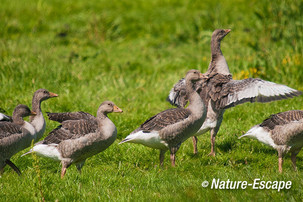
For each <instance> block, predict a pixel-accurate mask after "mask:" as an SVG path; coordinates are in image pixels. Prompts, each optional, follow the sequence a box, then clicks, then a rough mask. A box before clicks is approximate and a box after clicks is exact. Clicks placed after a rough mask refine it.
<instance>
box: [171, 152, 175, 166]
mask: <svg viewBox="0 0 303 202" xmlns="http://www.w3.org/2000/svg"><path fill="white" fill-rule="evenodd" d="M170 161H171V166H172V167H175V166H176V163H175V161H176V155H175V154H174V153H170Z"/></svg>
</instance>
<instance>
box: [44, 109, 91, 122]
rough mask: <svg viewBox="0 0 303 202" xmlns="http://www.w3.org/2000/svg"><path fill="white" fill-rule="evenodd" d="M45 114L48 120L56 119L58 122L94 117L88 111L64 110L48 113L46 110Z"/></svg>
mask: <svg viewBox="0 0 303 202" xmlns="http://www.w3.org/2000/svg"><path fill="white" fill-rule="evenodd" d="M47 116H48V118H49V120H52V121H57V122H59V123H62V122H63V121H67V120H81V119H85V120H91V119H95V117H94V116H93V115H91V114H89V113H86V112H82V111H79V112H64V113H49V112H47Z"/></svg>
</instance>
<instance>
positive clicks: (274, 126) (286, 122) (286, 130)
mask: <svg viewBox="0 0 303 202" xmlns="http://www.w3.org/2000/svg"><path fill="white" fill-rule="evenodd" d="M242 137H248V138H253V139H257V140H258V141H260V142H262V143H264V144H266V145H269V146H271V147H273V148H274V149H275V150H277V151H278V157H279V172H280V173H282V164H283V157H284V155H285V154H286V153H287V152H290V153H291V161H292V166H293V168H294V170H295V171H296V170H297V166H296V157H297V155H298V153H299V152H300V150H301V148H302V147H303V111H301V110H292V111H286V112H281V113H278V114H273V115H271V116H270V117H269V118H267V119H265V120H264V121H263V122H262V123H261V124H259V125H255V126H253V127H252V128H251V129H250V130H249V131H248V132H247V133H246V134H244V135H242V136H241V137H239V139H240V138H242Z"/></svg>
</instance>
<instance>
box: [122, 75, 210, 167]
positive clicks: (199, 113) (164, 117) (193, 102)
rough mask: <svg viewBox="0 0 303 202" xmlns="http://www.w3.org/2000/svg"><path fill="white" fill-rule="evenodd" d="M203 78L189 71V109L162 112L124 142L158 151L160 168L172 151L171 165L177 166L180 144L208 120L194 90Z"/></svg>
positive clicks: (186, 78) (187, 79)
mask: <svg viewBox="0 0 303 202" xmlns="http://www.w3.org/2000/svg"><path fill="white" fill-rule="evenodd" d="M201 78H202V74H201V73H200V72H199V71H198V70H190V71H188V72H187V74H186V77H185V80H186V91H187V93H188V98H189V105H188V107H187V108H186V109H184V108H175V109H167V110H165V111H162V112H160V113H159V114H157V115H155V116H153V117H151V118H150V119H148V120H147V121H145V122H144V123H143V124H142V125H141V126H140V127H139V128H137V129H136V130H134V131H133V132H132V133H130V135H128V136H127V137H126V138H125V139H124V140H123V141H122V142H121V143H124V142H130V143H137V144H143V145H145V146H148V147H151V148H154V149H159V150H160V165H161V166H162V165H163V161H164V154H165V152H166V151H167V150H170V159H171V164H172V166H175V153H176V152H177V151H178V149H179V148H180V146H181V143H182V142H184V141H185V140H186V139H187V138H189V137H191V136H192V135H193V134H195V133H196V132H197V130H198V129H199V128H200V127H201V125H202V123H203V122H204V120H205V117H206V110H205V106H204V104H203V102H202V99H201V98H200V96H199V94H198V93H197V92H196V91H195V90H194V88H193V85H194V83H195V82H197V81H198V80H199V79H201ZM121 143H120V144H121Z"/></svg>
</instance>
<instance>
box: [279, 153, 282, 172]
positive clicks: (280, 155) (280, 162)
mask: <svg viewBox="0 0 303 202" xmlns="http://www.w3.org/2000/svg"><path fill="white" fill-rule="evenodd" d="M278 156H279V172H280V173H282V165H283V155H282V152H279V153H278Z"/></svg>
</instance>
